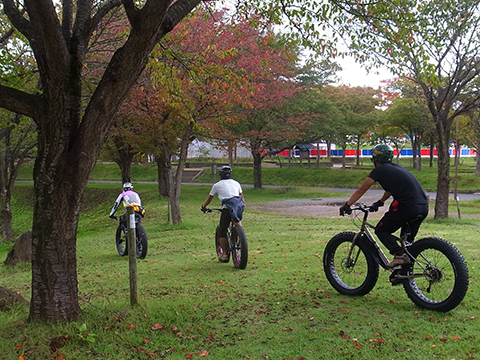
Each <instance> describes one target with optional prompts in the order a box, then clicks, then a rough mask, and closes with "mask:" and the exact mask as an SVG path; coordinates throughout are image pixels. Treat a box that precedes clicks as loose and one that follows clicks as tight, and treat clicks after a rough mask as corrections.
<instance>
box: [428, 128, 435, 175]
mask: <svg viewBox="0 0 480 360" xmlns="http://www.w3.org/2000/svg"><path fill="white" fill-rule="evenodd" d="M435 138H436V137H435V130H432V131H431V132H430V164H429V166H430V167H433V152H434V150H435Z"/></svg>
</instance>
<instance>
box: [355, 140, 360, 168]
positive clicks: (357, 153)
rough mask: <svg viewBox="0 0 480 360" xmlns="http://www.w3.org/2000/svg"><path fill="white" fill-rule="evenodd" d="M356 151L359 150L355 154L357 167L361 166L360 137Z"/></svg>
mask: <svg viewBox="0 0 480 360" xmlns="http://www.w3.org/2000/svg"><path fill="white" fill-rule="evenodd" d="M356 150H357V151H356V154H355V158H356V165H357V166H360V137H358V140H357V149H356Z"/></svg>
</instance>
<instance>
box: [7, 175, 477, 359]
mask: <svg viewBox="0 0 480 360" xmlns="http://www.w3.org/2000/svg"><path fill="white" fill-rule="evenodd" d="M237 170H239V171H237ZM242 171H243V170H241V169H240V168H238V169H234V172H235V173H236V174H240V173H241V172H242ZM346 173H353V172H350V171H348V172H346ZM109 176H111V175H109ZM206 176H208V175H206ZM349 176H350V175H349ZM352 176H353V175H352ZM145 178H146V179H147V178H148V177H147V176H145ZM134 180H135V181H139V180H138V179H137V178H136V177H134ZM147 180H148V179H147ZM429 181H430V180H429ZM315 185H316V184H315ZM326 186H331V184H330V185H326ZM135 189H136V190H137V191H138V192H139V193H140V195H141V196H142V200H143V202H144V206H145V208H146V211H147V213H146V217H145V219H144V221H143V225H144V227H145V229H146V231H147V233H148V238H149V253H148V255H147V258H146V259H145V260H139V261H138V262H137V266H138V272H139V305H138V306H134V307H132V306H130V304H129V279H128V260H127V259H126V258H124V257H120V256H119V255H118V254H117V253H116V250H115V247H114V232H115V228H116V225H117V224H116V222H115V221H113V220H110V219H109V218H108V213H109V211H110V208H111V205H112V203H113V201H114V200H115V198H116V196H117V195H118V191H119V189H118V184H90V185H89V187H88V189H87V194H86V196H85V200H84V203H83V211H82V215H81V220H80V225H79V231H78V241H77V255H78V256H77V268H78V279H79V280H78V281H79V296H80V301H81V306H82V310H83V316H82V318H81V319H80V320H79V321H78V322H74V323H68V324H58V325H42V324H36V323H28V322H26V319H27V316H28V306H21V305H19V306H16V307H14V308H12V309H10V310H9V311H6V312H1V313H0V359H1V360H10V359H12V360H13V359H27V360H28V359H156V358H158V359H185V358H194V359H195V358H197V359H200V358H206V359H215V360H216V359H219V360H223V359H281V360H284V359H409V360H410V359H431V358H440V359H457V360H458V359H470V358H479V357H480V345H479V340H480V339H479V337H480V335H479V333H478V328H479V322H478V321H479V316H480V315H479V314H480V312H479V304H480V301H479V300H480V291H479V289H478V287H477V286H476V277H477V276H480V274H479V268H480V250H479V246H478V228H479V226H480V219H476V218H471V219H457V218H451V219H446V220H442V221H435V220H433V219H432V218H428V219H427V220H426V221H425V222H424V224H423V225H422V228H421V231H420V234H419V236H420V237H423V236H438V237H443V238H446V239H448V240H449V241H450V242H452V243H453V244H454V245H455V246H457V247H458V248H459V250H460V251H461V252H462V253H463V254H464V256H465V259H466V261H467V264H468V268H469V271H470V289H469V292H468V293H467V296H466V298H465V300H464V301H463V302H462V304H461V305H460V306H459V307H457V308H456V309H454V310H453V311H450V312H448V313H436V312H431V311H426V310H423V309H420V308H417V307H415V306H414V305H413V303H412V302H411V301H410V300H409V299H408V297H407V295H406V294H405V292H404V290H403V288H402V287H398V286H397V287H392V286H391V285H390V284H389V283H388V275H389V273H388V272H385V271H383V270H380V278H379V281H378V283H377V285H376V287H375V288H374V289H373V290H372V292H371V293H369V294H368V295H366V296H363V297H360V298H348V297H345V296H341V295H339V294H338V293H336V292H335V291H334V290H333V289H332V288H331V287H330V285H329V284H328V283H327V281H326V279H325V276H324V274H323V269H322V261H321V258H322V254H323V248H324V246H325V244H326V243H327V241H328V240H329V239H330V238H331V237H332V236H333V235H334V234H336V233H338V232H341V231H354V230H355V227H354V226H353V224H352V222H351V221H350V219H348V218H340V217H338V216H331V217H314V216H309V215H305V214H302V213H296V214H282V213H273V212H265V211H260V210H258V209H259V208H258V207H257V206H256V204H262V205H265V204H267V203H270V202H272V201H275V200H279V199H286V198H298V197H303V198H309V197H327V196H329V195H331V194H328V193H321V192H319V190H318V189H316V188H313V187H307V188H297V187H288V186H283V187H279V188H264V189H252V188H245V189H244V192H245V197H246V200H247V208H246V210H245V218H244V221H243V223H244V227H245V229H246V232H247V237H248V241H249V263H248V265H247V268H246V269H245V270H237V269H234V268H233V266H232V264H231V263H229V264H221V263H219V262H218V261H217V260H216V258H215V251H214V246H213V245H214V240H213V234H214V231H215V227H216V225H217V223H218V216H215V215H214V214H206V215H204V214H202V213H201V212H200V205H201V203H202V202H203V200H204V198H205V197H206V195H207V194H208V191H209V189H210V186H200V185H199V186H183V187H182V197H181V210H182V219H183V223H182V224H180V225H175V226H174V225H171V224H169V223H168V222H167V206H166V202H165V200H164V199H161V198H159V197H158V195H157V189H156V185H154V184H142V183H138V184H135ZM216 204H218V203H214V204H212V205H213V206H215V205H216ZM12 205H13V207H14V218H15V220H14V230H15V232H16V233H17V234H20V233H21V232H23V231H26V230H28V229H29V225H30V224H31V206H32V186H31V184H28V183H22V184H19V185H17V186H16V190H15V198H14V202H13V204H12ZM461 206H462V208H465V209H469V211H470V213H472V214H475V213H479V214H480V208H479V207H478V203H476V202H470V203H468V202H462V204H461ZM10 246H11V244H3V245H0V258H2V259H4V258H5V257H6V254H7V251H8V248H9V247H10ZM30 276H31V271H30V266H29V265H20V266H16V267H14V268H10V267H6V266H3V265H2V266H0V279H1V280H0V286H5V287H7V288H9V289H12V290H14V291H17V292H19V293H20V294H21V295H22V296H23V297H25V298H26V299H27V300H29V298H30ZM52 346H55V348H52ZM21 356H23V358H22V357H21Z"/></svg>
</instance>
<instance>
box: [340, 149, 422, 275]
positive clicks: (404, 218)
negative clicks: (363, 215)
mask: <svg viewBox="0 0 480 360" xmlns="http://www.w3.org/2000/svg"><path fill="white" fill-rule="evenodd" d="M392 159H393V149H392V147H391V146H389V145H386V144H380V145H376V146H375V147H374V148H373V149H372V162H373V164H374V166H375V168H374V169H373V170H372V171H371V172H370V174H369V175H368V177H367V178H366V179H365V181H364V182H363V184H362V185H361V186H360V187H359V188H358V189H357V190H356V191H355V192H354V193H353V194H352V196H351V197H350V199H349V200H348V201H347V202H346V203H345V204H344V205H343V206H342V207H341V208H340V215H342V216H343V214H344V213H347V214H350V213H351V209H350V206H351V205H352V204H354V203H355V202H356V201H357V200H358V199H360V198H361V197H362V196H363V194H365V192H366V191H367V190H368V189H369V188H370V187H371V186H372V185H373V184H374V183H375V182H378V183H379V184H380V185H381V186H382V188H383V190H385V192H384V194H383V196H382V197H381V198H380V200H378V201H376V202H375V203H373V204H372V207H371V209H370V211H378V208H379V207H380V206H383V205H384V203H385V200H387V199H388V198H389V197H390V196H392V197H393V202H392V204H391V205H390V208H389V209H388V211H387V212H386V213H385V215H384V216H383V217H382V218H381V219H380V221H379V222H378V224H377V226H376V228H375V234H376V235H377V236H378V238H379V239H380V241H382V243H383V244H384V245H385V247H386V248H387V249H388V250H389V251H390V254H392V255H394V258H393V260H392V261H390V263H389V264H388V266H389V267H395V266H398V265H403V264H408V263H410V259H409V257H408V256H407V255H406V254H405V253H404V251H403V249H402V248H401V247H400V246H399V244H398V241H397V240H398V238H397V237H396V236H394V235H393V233H394V232H395V231H397V230H398V229H400V228H402V233H403V230H404V229H403V226H404V225H405V224H406V223H407V222H409V221H411V220H413V219H415V218H417V217H419V216H420V218H419V219H418V220H416V221H414V222H413V223H412V224H411V227H410V231H411V235H410V236H409V239H408V240H409V241H411V242H413V240H414V238H415V235H417V232H418V229H419V228H420V224H421V223H422V221H423V219H424V218H425V217H426V216H427V214H428V199H427V196H426V195H425V192H424V191H423V189H422V187H421V186H420V183H419V182H418V180H417V178H415V176H413V175H412V173H410V172H409V171H408V170H406V169H405V168H403V167H402V166H400V165H398V164H393V163H392Z"/></svg>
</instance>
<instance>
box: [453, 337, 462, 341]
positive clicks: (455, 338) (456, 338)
mask: <svg viewBox="0 0 480 360" xmlns="http://www.w3.org/2000/svg"><path fill="white" fill-rule="evenodd" d="M452 339H453V340H460V339H461V337H460V336H454V337H453V338H452Z"/></svg>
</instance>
